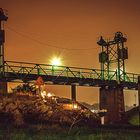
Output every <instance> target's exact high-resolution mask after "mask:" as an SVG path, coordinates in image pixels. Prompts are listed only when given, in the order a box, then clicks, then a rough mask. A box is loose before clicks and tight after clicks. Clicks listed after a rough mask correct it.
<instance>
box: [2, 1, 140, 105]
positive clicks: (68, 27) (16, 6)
mask: <svg viewBox="0 0 140 140" xmlns="http://www.w3.org/2000/svg"><path fill="white" fill-rule="evenodd" d="M0 7H1V8H3V9H6V10H7V14H8V17H9V19H8V21H7V23H6V24H5V30H6V43H5V58H6V60H15V61H25V62H35V63H46V64H49V63H50V59H51V58H52V57H53V56H59V57H61V59H62V61H63V65H66V66H76V67H88V68H100V64H99V62H98V53H99V52H100V47H99V46H98V45H97V43H96V42H97V40H98V38H99V36H101V35H103V36H104V37H105V38H112V37H114V33H115V32H117V31H121V32H123V33H124V34H126V36H127V38H128V41H127V43H126V46H127V47H128V50H129V59H128V60H127V61H126V71H128V72H134V73H140V63H139V60H140V57H139V54H140V1H139V0H0ZM48 91H51V92H54V93H55V94H57V95H61V96H65V97H70V87H69V86H48ZM77 92H78V94H77V95H78V97H77V98H78V100H80V101H85V102H89V103H95V102H98V88H87V87H78V88H77ZM125 93H126V94H125V96H126V100H125V102H126V104H128V105H132V104H134V103H135V102H134V91H131V92H129V93H128V91H126V92H125ZM136 93H137V92H136Z"/></svg>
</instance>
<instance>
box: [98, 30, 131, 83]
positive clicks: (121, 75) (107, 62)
mask: <svg viewBox="0 0 140 140" xmlns="http://www.w3.org/2000/svg"><path fill="white" fill-rule="evenodd" d="M126 41H127V38H126V37H124V35H123V34H122V33H121V32H116V33H115V36H114V38H113V39H112V40H104V39H103V37H102V36H101V38H100V40H99V41H98V42H97V44H98V45H100V46H101V52H100V53H99V62H100V63H101V79H103V80H110V79H111V78H112V77H113V76H112V72H111V71H116V72H114V73H115V74H116V75H117V77H116V78H117V81H118V83H119V82H120V81H125V80H126V73H125V60H126V59H128V50H127V47H125V42H126Z"/></svg>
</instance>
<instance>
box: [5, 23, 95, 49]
mask: <svg viewBox="0 0 140 140" xmlns="http://www.w3.org/2000/svg"><path fill="white" fill-rule="evenodd" d="M6 27H7V29H8V30H10V31H13V32H14V33H16V34H18V35H20V36H22V37H24V38H27V39H30V40H32V41H34V42H37V43H39V44H41V45H47V46H49V47H52V48H57V49H63V50H67V51H85V50H93V49H97V48H98V47H96V48H86V49H85V48H84V49H83V48H75V49H71V48H64V47H60V46H56V45H51V44H49V43H45V42H41V41H39V40H37V39H34V38H32V37H30V36H28V35H26V34H23V33H21V32H18V31H17V30H15V29H13V28H11V27H9V26H7V25H6Z"/></svg>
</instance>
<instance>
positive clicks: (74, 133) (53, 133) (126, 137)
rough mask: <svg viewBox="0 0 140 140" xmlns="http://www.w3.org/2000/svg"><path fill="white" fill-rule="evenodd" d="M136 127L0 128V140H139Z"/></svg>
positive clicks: (139, 135) (43, 126) (54, 126)
mask: <svg viewBox="0 0 140 140" xmlns="http://www.w3.org/2000/svg"><path fill="white" fill-rule="evenodd" d="M139 139H140V129H139V128H138V127H128V128H127V127H119V126H117V127H115V126H106V127H96V128H89V127H73V128H72V129H71V128H70V127H69V126H58V125H55V124H53V125H48V126H46V125H31V126H28V127H26V126H24V127H17V126H16V127H15V126H9V125H7V126H6V125H1V126H0V140H139Z"/></svg>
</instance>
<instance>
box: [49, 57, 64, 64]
mask: <svg viewBox="0 0 140 140" xmlns="http://www.w3.org/2000/svg"><path fill="white" fill-rule="evenodd" d="M61 64H62V62H61V58H59V57H54V58H52V60H51V65H54V66H60V65H61Z"/></svg>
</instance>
